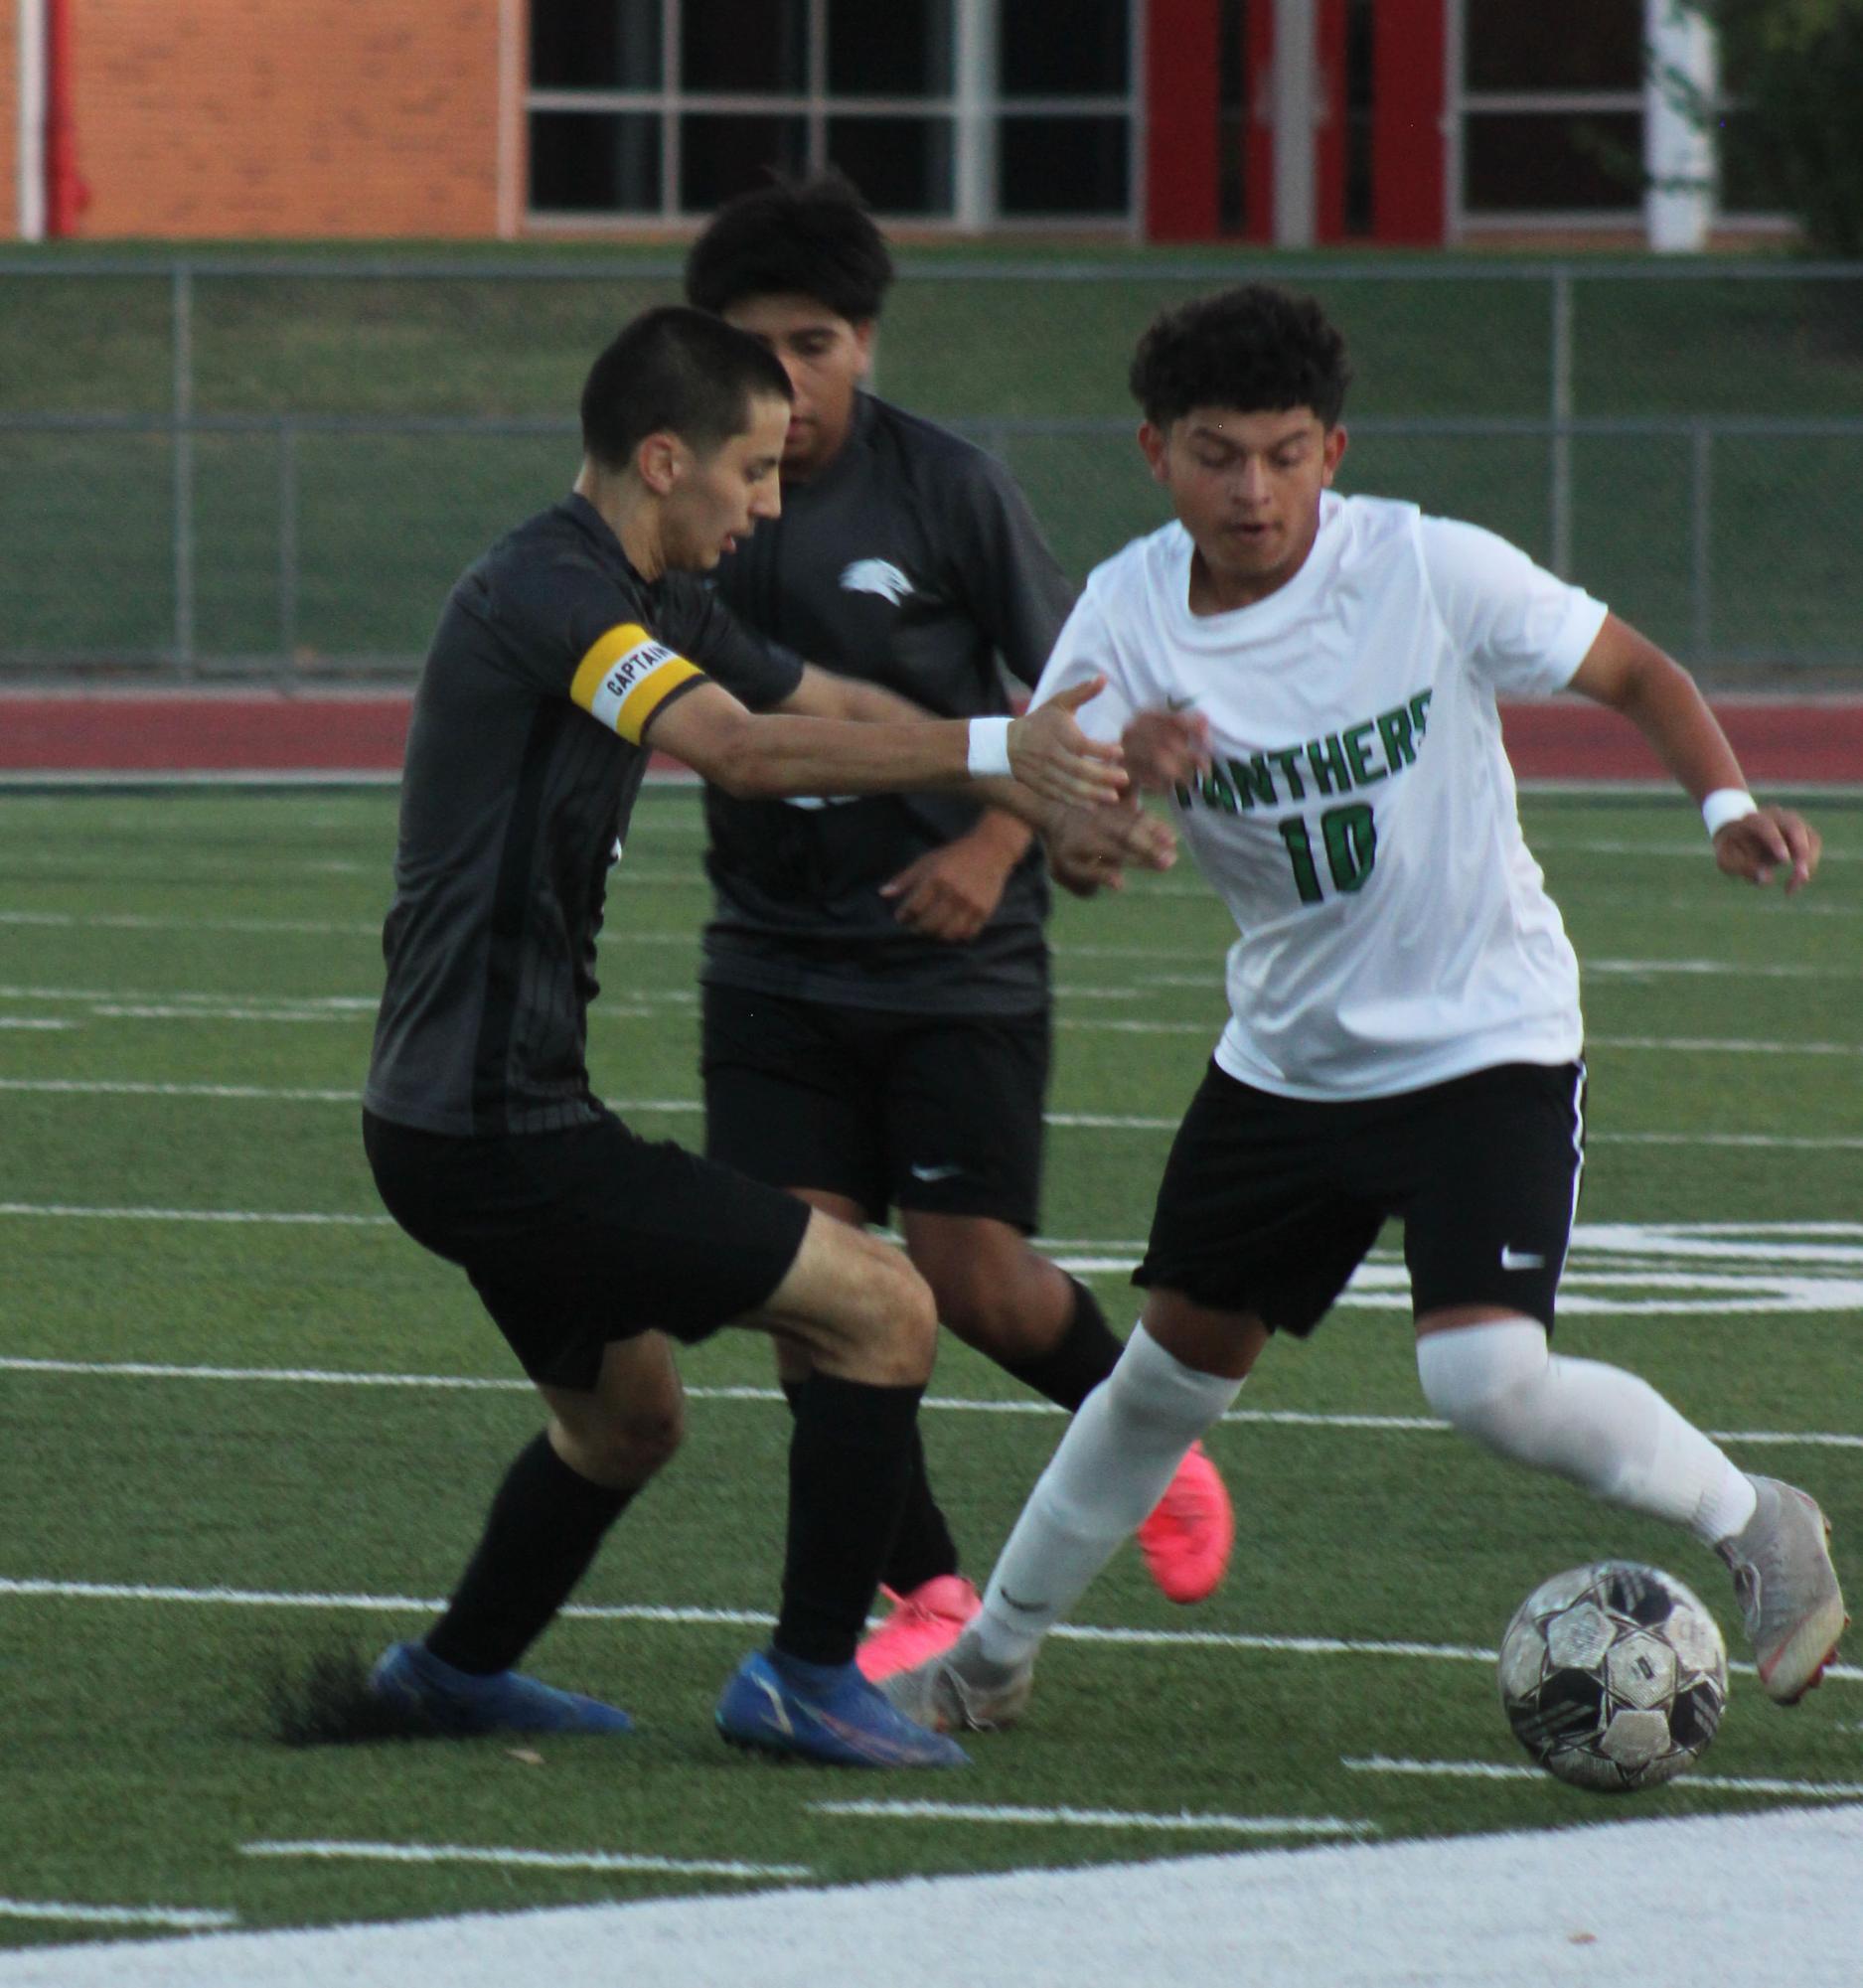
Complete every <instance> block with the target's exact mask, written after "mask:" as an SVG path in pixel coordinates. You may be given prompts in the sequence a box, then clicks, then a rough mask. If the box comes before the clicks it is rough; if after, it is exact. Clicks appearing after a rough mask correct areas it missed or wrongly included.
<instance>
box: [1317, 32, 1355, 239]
mask: <svg viewBox="0 0 1863 1988" xmlns="http://www.w3.org/2000/svg"><path fill="white" fill-rule="evenodd" d="M1314 30H1315V41H1316V42H1317V43H1318V47H1317V49H1316V50H1315V54H1316V56H1317V57H1318V60H1319V66H1320V76H1319V88H1318V92H1317V101H1316V104H1315V130H1314V145H1315V149H1316V152H1317V154H1318V156H1317V158H1316V159H1315V162H1314V164H1315V173H1314V195H1315V199H1314V207H1315V210H1316V212H1315V215H1314V232H1315V235H1316V237H1317V238H1318V239H1319V240H1320V241H1343V240H1344V239H1345V131H1346V109H1347V105H1346V87H1345V84H1346V76H1345V0H1320V5H1319V7H1318V8H1317V9H1316V12H1315V21H1314Z"/></svg>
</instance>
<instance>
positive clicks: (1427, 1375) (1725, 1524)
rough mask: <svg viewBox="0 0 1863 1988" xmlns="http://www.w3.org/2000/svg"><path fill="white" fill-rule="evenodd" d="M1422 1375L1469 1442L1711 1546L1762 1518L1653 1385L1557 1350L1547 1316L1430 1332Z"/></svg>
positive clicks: (1724, 1465) (1726, 1463)
mask: <svg viewBox="0 0 1863 1988" xmlns="http://www.w3.org/2000/svg"><path fill="white" fill-rule="evenodd" d="M1417 1372H1418V1374H1419V1376H1420V1377H1421V1379H1422V1381H1423V1392H1424V1395H1425V1396H1426V1398H1427V1399H1428V1401H1429V1403H1430V1406H1431V1407H1432V1408H1433V1409H1435V1410H1436V1412H1437V1413H1438V1414H1439V1415H1441V1416H1443V1417H1445V1418H1446V1419H1447V1420H1448V1421H1450V1422H1451V1423H1453V1424H1454V1425H1455V1426H1456V1428H1458V1429H1460V1430H1461V1431H1462V1432H1463V1433H1464V1435H1467V1436H1473V1437H1474V1438H1475V1441H1476V1442H1477V1443H1481V1444H1484V1445H1485V1446H1486V1447H1487V1448H1488V1449H1490V1450H1492V1451H1494V1452H1496V1453H1498V1454H1500V1455H1502V1456H1511V1457H1512V1458H1513V1459H1514V1460H1515V1461H1516V1462H1519V1463H1525V1464H1528V1465H1530V1466H1531V1467H1532V1468H1534V1469H1537V1470H1551V1471H1553V1472H1554V1473H1555V1474H1556V1475H1558V1476H1561V1477H1568V1478H1570V1479H1571V1481H1572V1482H1573V1483H1575V1484H1581V1485H1583V1486H1584V1487H1585V1489H1586V1490H1588V1491H1594V1492H1596V1493H1597V1494H1598V1496H1599V1497H1601V1498H1610V1499H1611V1500H1613V1501H1614V1502H1615V1503H1617V1504H1621V1505H1629V1506H1630V1507H1632V1508H1633V1509H1634V1510H1636V1511H1639V1512H1651V1513H1653V1514H1654V1515H1655V1516H1656V1517H1657V1518H1664V1519H1669V1520H1671V1521H1672V1522H1674V1523H1675V1524H1677V1525H1685V1526H1687V1527H1688V1528H1689V1530H1690V1531H1691V1532H1693V1533H1694V1534H1695V1536H1696V1537H1697V1538H1698V1539H1701V1540H1704V1541H1706V1542H1707V1543H1708V1544H1709V1545H1710V1546H1712V1545H1714V1544H1715V1543H1716V1542H1718V1541H1720V1540H1723V1539H1727V1538H1729V1537H1730V1536H1731V1535H1732V1534H1734V1533H1737V1532H1738V1531H1739V1530H1740V1529H1741V1527H1742V1526H1744V1525H1745V1524H1746V1522H1747V1520H1748V1519H1749V1518H1751V1517H1752V1515H1753V1509H1754V1489H1753V1485H1752V1483H1751V1482H1750V1481H1749V1480H1748V1479H1747V1478H1746V1477H1745V1476H1744V1475H1743V1474H1742V1473H1741V1472H1740V1471H1739V1470H1737V1469H1736V1468H1735V1467H1734V1465H1733V1463H1732V1462H1731V1461H1730V1460H1729V1458H1728V1457H1727V1455H1726V1454H1725V1453H1723V1452H1722V1451H1721V1450H1719V1449H1718V1448H1717V1447H1716V1446H1715V1445H1714V1444H1713V1443H1711V1442H1709V1440H1708V1439H1707V1437H1705V1436H1703V1435H1702V1433H1701V1432H1700V1430H1698V1429H1696V1428H1695V1427H1693V1425H1692V1424H1690V1423H1687V1422H1684V1421H1683V1420H1682V1418H1681V1417H1680V1416H1679V1415H1677V1414H1676V1412H1675V1410H1674V1409H1672V1408H1671V1407H1670V1406H1669V1404H1668V1403H1667V1402H1666V1401H1664V1400H1663V1399H1662V1397H1661V1396H1660V1395H1659V1394H1657V1392H1656V1391H1655V1389H1654V1388H1652V1387H1651V1386H1650V1385H1649V1384H1648V1382H1646V1381H1641V1380H1638V1379H1637V1377H1636V1376H1635V1375H1634V1374H1629V1373H1626V1372H1624V1370H1623V1369H1622V1368H1620V1367H1608V1366H1605V1365H1604V1364H1603V1363H1602V1362H1601V1361H1598V1360H1574V1359H1568V1358H1566V1357H1564V1356H1563V1355H1561V1354H1557V1353H1554V1352H1552V1351H1551V1350H1550V1348H1549V1347H1548V1346H1547V1344H1546V1328H1545V1327H1544V1326H1543V1325H1541V1324H1540V1323H1539V1322H1538V1320H1537V1319H1532V1318H1503V1319H1497V1320H1495V1321H1494V1322H1493V1323H1492V1324H1487V1325H1460V1326H1454V1327H1452V1328H1451V1329H1450V1330H1448V1331H1445V1332H1428V1333H1425V1334H1424V1336H1423V1337H1422V1338H1421V1339H1419V1340H1418V1341H1417Z"/></svg>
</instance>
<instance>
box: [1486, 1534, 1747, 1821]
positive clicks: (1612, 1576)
mask: <svg viewBox="0 0 1863 1988" xmlns="http://www.w3.org/2000/svg"><path fill="white" fill-rule="evenodd" d="M1500 1702H1501V1707H1502V1709H1503V1710H1504V1711H1505V1712H1506V1714H1507V1723H1508V1724H1509V1725H1510V1726H1511V1727H1512V1728H1513V1730H1514V1737H1515V1738H1516V1739H1517V1740H1518V1741H1519V1742H1520V1744H1521V1745H1522V1746H1523V1747H1524V1748H1525V1749H1526V1750H1527V1752H1528V1753H1529V1754H1531V1755H1532V1756H1533V1758H1534V1759H1536V1760H1537V1761H1538V1762H1539V1763H1540V1765H1541V1766H1543V1767H1544V1768H1546V1770H1547V1771H1548V1772H1549V1773H1553V1774H1556V1775H1558V1777H1559V1778H1560V1779H1561V1780H1562V1781H1570V1782H1571V1783H1572V1785H1573V1786H1574V1787H1582V1788H1592V1789H1595V1790H1596V1791H1597V1792H1599V1793H1601V1794H1624V1793H1628V1792H1629V1791H1630V1789H1632V1788H1647V1787H1654V1786H1655V1785H1656V1784H1657V1783H1658V1782H1659V1781H1666V1780H1672V1779H1673V1778H1674V1777H1675V1775H1677V1774H1679V1773H1682V1772H1684V1771H1686V1769H1688V1768H1689V1767H1691V1766H1693V1765H1694V1763H1695V1762H1696V1761H1697V1760H1698V1759H1700V1758H1701V1756H1702V1755H1703V1754H1704V1753H1705V1752H1706V1751H1707V1748H1708V1743H1709V1742H1710V1741H1711V1740H1712V1739H1713V1738H1714V1734H1715V1729H1716V1728H1717V1727H1718V1726H1719V1725H1720V1723H1721V1713H1722V1710H1723V1708H1724V1707H1725V1706H1726V1704H1727V1647H1726V1645H1725V1644H1724V1643H1723V1642H1722V1641H1721V1631H1720V1630H1719V1628H1717V1627H1716V1626H1715V1621H1714V1617H1713V1616H1712V1615H1710V1614H1709V1613H1708V1611H1707V1609H1706V1608H1704V1607H1703V1606H1701V1604H1700V1602H1698V1601H1697V1600H1696V1599H1695V1597H1694V1596H1693V1595H1691V1594H1690V1593H1689V1592H1688V1590H1687V1589H1686V1588H1684V1587H1683V1586H1682V1584H1681V1583H1680V1582H1679V1581H1677V1580H1676V1579H1675V1578H1674V1576H1673V1575H1669V1574H1664V1573H1663V1572H1662V1571H1661V1570H1660V1569H1659V1568H1654V1567H1639V1566H1638V1565H1636V1563H1635V1562H1633V1561H1629V1560H1606V1561H1600V1562H1598V1563H1596V1564H1594V1565H1593V1566H1590V1567H1574V1568H1571V1569H1569V1570H1568V1571H1567V1572H1566V1573H1564V1574H1555V1575H1554V1576H1553V1578H1552V1579H1551V1580H1550V1581H1546V1582H1542V1583H1541V1584H1540V1586H1539V1587H1537V1588H1535V1589H1534V1591H1533V1592H1532V1594H1530V1595H1529V1596H1528V1597H1527V1598H1526V1600H1525V1601H1524V1602H1522V1603H1521V1604H1520V1606H1519V1607H1518V1608H1516V1609H1515V1610H1514V1617H1513V1620H1512V1621H1511V1622H1509V1623H1508V1624H1507V1633H1506V1634H1505V1635H1504V1636H1502V1637H1501V1639H1500Z"/></svg>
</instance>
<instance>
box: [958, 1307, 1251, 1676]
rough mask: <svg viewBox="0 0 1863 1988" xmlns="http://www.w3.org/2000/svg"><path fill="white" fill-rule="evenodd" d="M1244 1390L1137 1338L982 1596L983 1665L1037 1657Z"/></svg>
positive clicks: (1087, 1408) (1144, 1334) (1138, 1331)
mask: <svg viewBox="0 0 1863 1988" xmlns="http://www.w3.org/2000/svg"><path fill="white" fill-rule="evenodd" d="M1241 1388H1242V1383H1241V1382H1240V1381H1232V1380H1229V1379H1226V1378H1225V1377H1224V1376H1223V1375H1221V1374H1206V1373H1201V1372H1199V1371H1198V1370H1197V1369H1196V1368H1195V1367H1186V1366H1185V1365H1184V1364H1183V1362H1182V1361H1181V1360H1179V1359H1177V1358H1176V1357H1175V1356H1174V1355H1172V1354H1170V1353H1167V1352H1166V1351H1165V1350H1164V1347H1163V1346H1161V1345H1160V1344H1159V1343H1158V1341H1157V1340H1156V1339H1154V1338H1153V1337H1152V1335H1151V1334H1150V1333H1149V1332H1148V1331H1147V1330H1146V1329H1145V1327H1144V1326H1143V1325H1140V1326H1137V1327H1135V1328H1134V1331H1133V1334H1132V1337H1131V1338H1130V1339H1129V1340H1127V1342H1126V1350H1125V1352H1124V1353H1123V1354H1122V1355H1121V1356H1120V1361H1119V1364H1118V1366H1116V1367H1115V1368H1114V1369H1113V1371H1112V1372H1111V1373H1110V1374H1109V1375H1108V1376H1107V1377H1106V1379H1105V1380H1103V1381H1102V1382H1101V1383H1100V1385H1099V1386H1098V1387H1097V1388H1095V1389H1094V1391H1093V1392H1092V1393H1091V1394H1090V1395H1089V1396H1088V1397H1087V1398H1086V1400H1085V1401H1083V1402H1082V1403H1081V1404H1080V1408H1079V1410H1078V1412H1077V1413H1076V1414H1075V1416H1074V1419H1073V1422H1072V1423H1071V1424H1070V1425H1069V1427H1068V1431H1067V1434H1066V1435H1065V1436H1064V1437H1063V1438H1062V1439H1061V1447H1060V1448H1059V1449H1058V1450H1057V1451H1056V1452H1055V1453H1054V1454H1053V1456H1052V1457H1051V1458H1050V1459H1049V1462H1048V1467H1047V1468H1046V1469H1045V1470H1044V1471H1043V1472H1042V1473H1041V1476H1040V1478H1039V1479H1038V1480H1037V1482H1036V1484H1035V1488H1034V1489H1033V1490H1032V1491H1030V1492H1029V1494H1028V1502H1027V1503H1026V1504H1025V1505H1024V1506H1023V1507H1022V1514H1021V1517H1020V1518H1018V1519H1017V1520H1016V1521H1015V1528H1014V1530H1013V1531H1012V1532H1011V1533H1010V1534H1009V1544H1008V1545H1007V1546H1006V1547H1005V1548H1004V1549H1003V1555H1002V1558H1001V1559H1000V1560H998V1562H997V1565H996V1571H995V1572H994V1573H993V1574H992V1575H991V1577H990V1581H989V1585H988V1586H987V1587H986V1588H985V1590H984V1608H983V1613H982V1614H981V1615H980V1616H979V1617H978V1618H977V1621H976V1623H975V1624H974V1626H973V1628H972V1630H971V1634H972V1635H973V1636H974V1637H975V1638H976V1640H977V1643H978V1645H979V1647H980V1648H981V1650H982V1653H983V1655H984V1656H985V1657H986V1658H987V1659H988V1660H989V1661H990V1662H992V1663H1000V1664H1019V1663H1020V1662H1022V1661H1023V1659H1024V1658H1026V1657H1027V1656H1028V1655H1029V1654H1030V1653H1031V1652H1032V1651H1033V1650H1034V1648H1035V1646H1036V1644H1037V1643H1039V1642H1040V1640H1041V1638H1042V1637H1043V1636H1044V1635H1046V1634H1047V1632H1048V1630H1049V1629H1051V1628H1052V1627H1053V1626H1054V1624H1055V1623H1056V1622H1058V1621H1059V1620H1060V1619H1061V1617H1062V1616H1063V1615H1065V1614H1066V1613H1067V1611H1068V1610H1069V1609H1070V1608H1071V1607H1072V1606H1074V1604H1075V1603H1076V1602H1077V1601H1079V1599H1080V1597H1081V1596H1082V1594H1084V1593H1085V1591H1086V1588H1087V1585H1088V1583H1089V1582H1091V1581H1092V1579H1093V1577H1094V1576H1095V1575H1096V1574H1098V1573H1099V1571H1100V1569H1101V1568H1102V1567H1104V1566H1105V1565H1106V1563H1107V1562H1108V1561H1109V1560H1111V1559H1112V1557H1113V1555H1114V1553H1115V1552H1116V1551H1117V1550H1118V1547H1119V1545H1120V1542H1121V1541H1122V1540H1124V1539H1126V1538H1127V1537H1128V1536H1129V1535H1130V1534H1132V1533H1133V1532H1134V1531H1136V1530H1137V1529H1138V1527H1139V1526H1140V1525H1142V1524H1143V1523H1144V1522H1145V1520H1146V1519H1147V1518H1148V1517H1149V1516H1150V1514H1151V1511H1152V1507H1153V1506H1154V1505H1156V1504H1157V1503H1158V1501H1159V1499H1160V1498H1162V1497H1163V1496H1164V1489H1165V1486H1166V1485H1167V1484H1169V1482H1170V1480H1171V1478H1172V1477H1173V1476H1174V1475H1175V1474H1176V1470H1177V1465H1178V1464H1179V1463H1180V1462H1182V1460H1183V1454H1184V1452H1185V1451H1186V1450H1188V1449H1189V1447H1190V1446H1191V1444H1192V1443H1194V1442H1195V1441H1196V1439H1197V1438H1198V1437H1199V1436H1201V1435H1202V1434H1203V1432H1204V1430H1206V1429H1207V1428H1209V1426H1210V1424H1211V1423H1213V1422H1215V1421H1216V1420H1217V1418H1218V1417H1219V1416H1220V1415H1221V1414H1222V1412H1223V1410H1224V1409H1226V1408H1227V1407H1228V1406H1229V1404H1230V1403H1231V1402H1232V1401H1234V1400H1235V1398H1236V1396H1237V1395H1238V1394H1239V1393H1240V1392H1241Z"/></svg>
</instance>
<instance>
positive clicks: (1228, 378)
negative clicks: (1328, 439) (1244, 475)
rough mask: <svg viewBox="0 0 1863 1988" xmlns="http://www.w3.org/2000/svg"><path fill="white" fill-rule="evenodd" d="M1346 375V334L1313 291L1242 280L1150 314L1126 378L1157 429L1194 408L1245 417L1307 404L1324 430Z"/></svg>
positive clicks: (1336, 411) (1339, 406) (1334, 414)
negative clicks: (1232, 411)
mask: <svg viewBox="0 0 1863 1988" xmlns="http://www.w3.org/2000/svg"><path fill="white" fill-rule="evenodd" d="M1351 377H1352V371H1351V368H1350V367H1349V366H1348V365H1347V364H1346V360H1345V341H1344V339H1343V338H1341V337H1340V335H1339V333H1338V331H1337V329H1336V328H1335V327H1334V326H1333V324H1332V323H1331V322H1330V320H1329V319H1328V318H1327V317H1326V314H1325V313H1324V312H1323V311H1322V310H1321V309H1320V306H1319V305H1318V304H1317V303H1315V302H1314V300H1313V298H1311V297H1299V296H1295V295H1294V294H1293V293H1292V292H1291V291H1287V290H1277V289H1275V288H1274V287H1273V286H1272V285H1270V284H1267V283H1244V284H1241V285H1239V286H1238V287H1237V288H1236V289H1233V290H1219V291H1217V292H1216V294H1215V295H1214V296H1210V297H1197V298H1195V299H1193V300H1192V301H1191V302H1190V303H1187V304H1179V305H1178V306H1177V307H1176V308H1175V309H1174V310H1169V311H1164V312H1163V313H1161V315H1159V316H1158V317H1156V318H1154V319H1153V320H1152V322H1151V324H1150V325H1149V326H1147V328H1146V332H1145V336H1144V337H1143V338H1141V339H1140V341H1139V349H1138V351H1137V352H1135V353H1134V354H1133V358H1132V372H1131V373H1130V375H1129V376H1128V384H1129V385H1130V386H1131V388H1132V395H1133V398H1134V399H1135V400H1137V401H1138V403H1139V405H1140V406H1141V407H1143V408H1144V409H1145V418H1146V419H1147V420H1148V421H1150V422H1152V423H1153V425H1154V426H1156V427H1160V428H1164V427H1168V426H1169V425H1170V423H1171V422H1172V421H1175V420H1179V419H1181V418H1182V417H1183V416H1184V415H1185V414H1187V413H1189V411H1190V409H1191V408H1192V407H1233V408H1235V409H1236V410H1237V411H1238V412H1240V413H1245V414H1252V413H1279V412H1281V411H1282V410H1283V409H1284V408H1290V407H1311V408H1312V409H1313V410H1314V412H1315V413H1316V414H1318V415H1319V416H1320V420H1321V421H1322V422H1323V423H1324V424H1325V425H1326V426H1327V427H1328V428H1330V427H1332V426H1334V425H1335V424H1336V422H1337V421H1338V418H1339V415H1340V413H1341V412H1342V411H1343V409H1344V406H1345V389H1346V386H1347V385H1348V384H1349V383H1350V382H1351Z"/></svg>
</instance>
